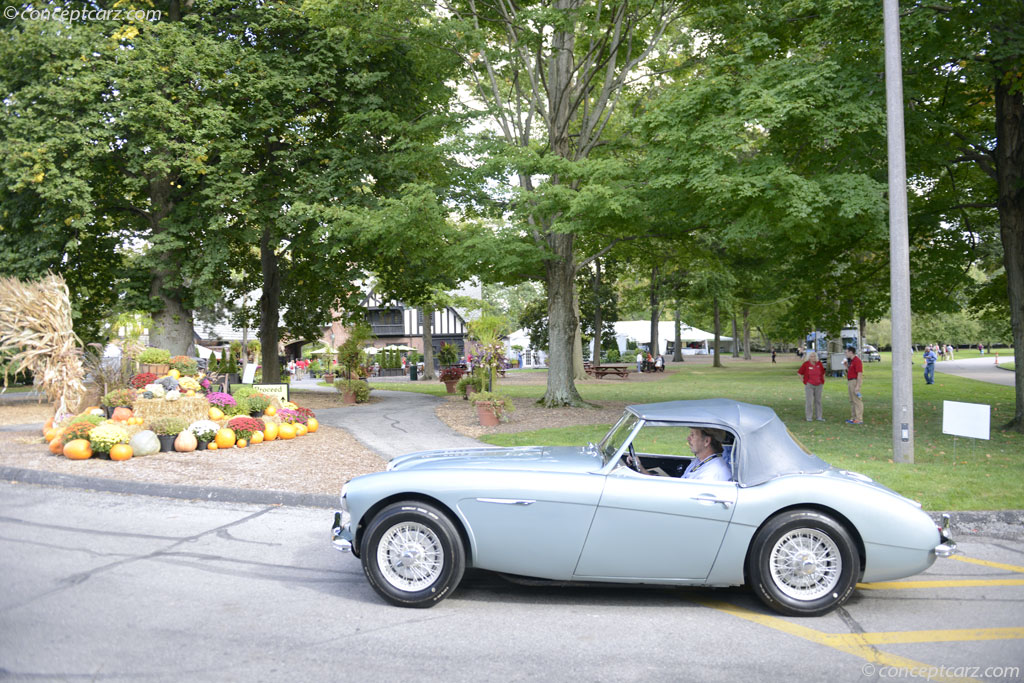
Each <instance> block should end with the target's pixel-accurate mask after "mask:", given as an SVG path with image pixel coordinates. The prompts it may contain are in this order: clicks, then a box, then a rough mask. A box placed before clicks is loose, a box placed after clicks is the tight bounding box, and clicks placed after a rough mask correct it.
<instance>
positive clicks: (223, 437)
mask: <svg viewBox="0 0 1024 683" xmlns="http://www.w3.org/2000/svg"><path fill="white" fill-rule="evenodd" d="M213 442H214V443H215V444H217V448H231V447H232V446H234V445H235V430H233V429H228V428H227V427H225V428H224V429H221V430H219V431H218V432H217V436H215V437H213Z"/></svg>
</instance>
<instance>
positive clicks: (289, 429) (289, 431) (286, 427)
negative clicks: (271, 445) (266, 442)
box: [277, 422, 295, 441]
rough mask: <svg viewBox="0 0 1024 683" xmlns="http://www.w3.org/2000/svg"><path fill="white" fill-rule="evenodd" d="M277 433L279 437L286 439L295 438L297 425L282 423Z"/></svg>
mask: <svg viewBox="0 0 1024 683" xmlns="http://www.w3.org/2000/svg"><path fill="white" fill-rule="evenodd" d="M277 435H278V436H279V437H281V438H282V439H284V440H285V441H287V440H289V439H294V438H295V425H293V424H288V423H287V422H283V423H281V426H280V427H278V432H277Z"/></svg>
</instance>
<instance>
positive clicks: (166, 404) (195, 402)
mask: <svg viewBox="0 0 1024 683" xmlns="http://www.w3.org/2000/svg"><path fill="white" fill-rule="evenodd" d="M209 413H210V404H209V403H208V402H207V400H206V398H205V397H203V396H182V397H181V398H179V399H178V400H177V401H166V400H164V399H162V398H137V399H135V416H136V417H141V418H142V419H143V420H145V421H146V422H147V423H148V422H149V421H150V420H153V419H155V418H158V417H180V418H182V419H183V420H186V421H188V422H189V423H192V422H195V421H196V420H205V419H207V418H208V417H209Z"/></svg>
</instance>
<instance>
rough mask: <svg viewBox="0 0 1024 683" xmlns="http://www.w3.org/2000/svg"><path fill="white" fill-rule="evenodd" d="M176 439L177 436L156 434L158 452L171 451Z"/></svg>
mask: <svg viewBox="0 0 1024 683" xmlns="http://www.w3.org/2000/svg"><path fill="white" fill-rule="evenodd" d="M177 437H178V435H177V434H157V438H158V439H160V452H161V453H163V452H164V451H173V450H174V440H175V439H176V438H177Z"/></svg>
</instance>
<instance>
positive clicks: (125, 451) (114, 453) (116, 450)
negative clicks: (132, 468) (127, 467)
mask: <svg viewBox="0 0 1024 683" xmlns="http://www.w3.org/2000/svg"><path fill="white" fill-rule="evenodd" d="M132 455H133V451H132V447H131V446H129V445H128V444H126V443H118V444H114V445H113V446H111V447H110V459H111V460H130V459H131V457H132Z"/></svg>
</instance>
